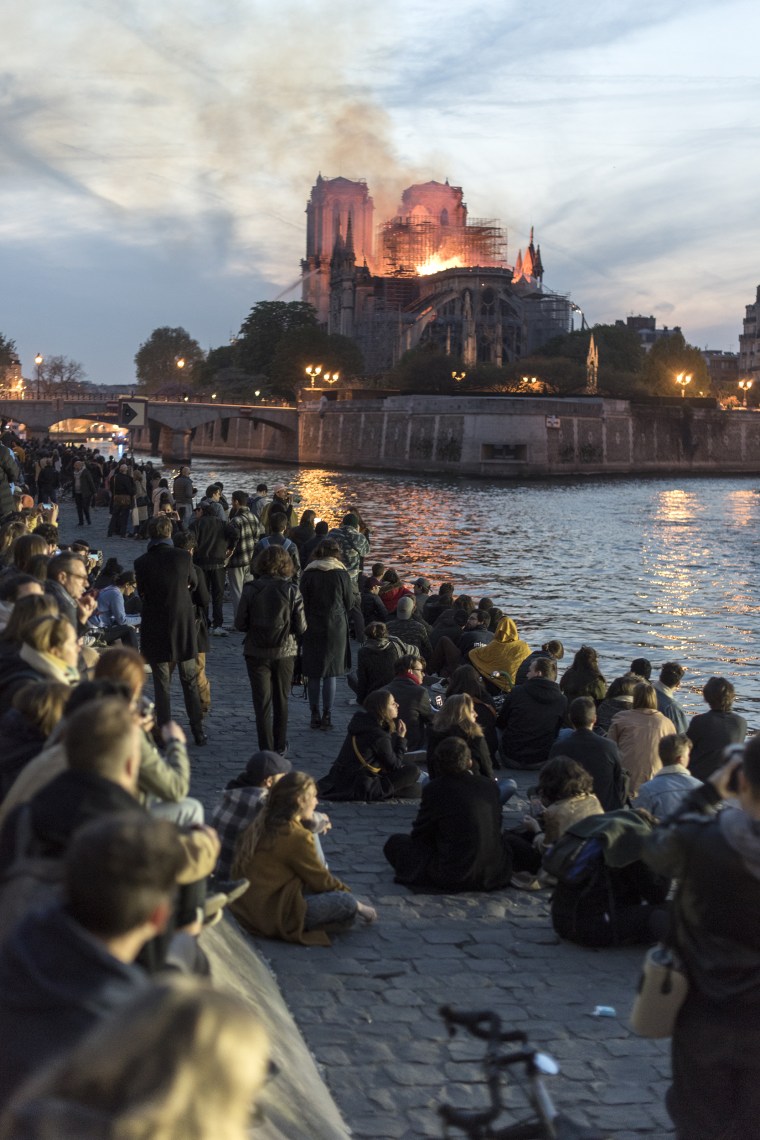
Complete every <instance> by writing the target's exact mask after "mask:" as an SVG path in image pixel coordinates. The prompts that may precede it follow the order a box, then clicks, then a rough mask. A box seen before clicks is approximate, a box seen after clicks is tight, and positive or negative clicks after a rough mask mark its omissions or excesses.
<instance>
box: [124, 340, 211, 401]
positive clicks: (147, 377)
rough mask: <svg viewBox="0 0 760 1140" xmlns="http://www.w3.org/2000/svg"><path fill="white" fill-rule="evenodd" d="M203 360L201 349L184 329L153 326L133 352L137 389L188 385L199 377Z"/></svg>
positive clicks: (146, 390) (155, 389)
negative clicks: (151, 330) (148, 334)
mask: <svg viewBox="0 0 760 1140" xmlns="http://www.w3.org/2000/svg"><path fill="white" fill-rule="evenodd" d="M203 360H204V354H203V349H202V348H201V346H200V345H199V344H198V341H197V340H194V339H193V338H192V337H191V336H190V333H189V332H187V331H186V329H183V328H176V329H172V328H168V327H167V326H164V327H163V328H160V329H154V330H153V332H152V333H151V334H150V336H149V337H148V339H147V340H146V341H145V342H144V343H143V344H141V345H140V347H139V348H138V350H137V352H136V353H135V368H136V371H137V379H138V381H139V384H140V389H141V391H143V392H157V391H159V390H160V389H161V388H175V387H178V386H179V387H192V386H193V385H194V384H196V383H197V382H198V381H199V380H200V377H201V365H202V364H203ZM180 362H182V363H180Z"/></svg>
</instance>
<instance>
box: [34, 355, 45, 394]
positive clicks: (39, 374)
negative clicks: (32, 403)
mask: <svg viewBox="0 0 760 1140" xmlns="http://www.w3.org/2000/svg"><path fill="white" fill-rule="evenodd" d="M44 359H45V357H44V356H43V355H42V353H41V352H38V353H37V355H36V356H35V358H34V363H35V366H36V368H37V399H38V400H39V399H40V384H41V382H42V363H43V361H44Z"/></svg>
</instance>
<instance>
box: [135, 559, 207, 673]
mask: <svg viewBox="0 0 760 1140" xmlns="http://www.w3.org/2000/svg"><path fill="white" fill-rule="evenodd" d="M135 577H136V578H137V591H138V593H139V595H140V599H141V601H142V607H143V608H142V622H141V624H140V652H141V653H142V655H143V657H144V658H145V659H146V661H149V662H150V661H190V660H192V659H194V658H195V657H196V655H197V653H198V640H197V636H196V630H195V606H194V605H193V600H192V597H191V591H193V590H195V589H196V587H197V585H198V576H197V574H196V573H195V567H194V566H193V562H192V559H191V558H190V555H189V554H188V552H187V551H186V550H178V549H177V548H175V547H174V546H172V544H171V539H168V540H164V541H159V542H156V543H155V544H154V545H153V546H151V547H150V549H149V550H147V551H146V553H145V554H141V555H140V557H139V558H137V559H135Z"/></svg>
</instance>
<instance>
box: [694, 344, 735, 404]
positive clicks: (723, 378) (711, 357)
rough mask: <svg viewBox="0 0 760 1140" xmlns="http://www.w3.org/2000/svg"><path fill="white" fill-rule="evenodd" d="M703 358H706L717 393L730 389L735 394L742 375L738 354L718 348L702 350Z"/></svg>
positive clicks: (711, 380) (711, 381)
mask: <svg viewBox="0 0 760 1140" xmlns="http://www.w3.org/2000/svg"><path fill="white" fill-rule="evenodd" d="M702 356H703V357H704V358H705V363H706V365H707V371H708V372H709V373H710V383H711V384H712V386H713V388H714V389H715V390H716V391H717V392H720V391H721V390H722V389H727V388H730V389H733V391H734V393H735V392H736V390H737V387H736V386H737V384H738V381H739V375H740V373H739V356H738V354H737V353H736V352H723V351H722V350H720V349H717V348H705V349H703V350H702Z"/></svg>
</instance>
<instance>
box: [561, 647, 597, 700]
mask: <svg viewBox="0 0 760 1140" xmlns="http://www.w3.org/2000/svg"><path fill="white" fill-rule="evenodd" d="M559 687H560V688H561V689H562V692H563V693H564V694H565V696H566V697H567V703H568V705H570V704H572V702H573V701H574V700H575V698H576V697H593V698H594V700H595V701H596V703H597V704H599V703H600V702H601V701H603V700H604V697H605V695H606V693H607V682H606V681H605V679H604V677H603V676H602V672H601V669H600V668H599V658H598V657H597V655H596V650H595V649H593V648H592V647H591V646H590V645H582V646H581V647H580V649H579V650H578V652H577V653H576V654H575V657H574V658H573V663H572V665H571V666H570V668H569V669H566V670H565V672H564V673H563V674H562V680H561V681H560V683H559Z"/></svg>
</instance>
